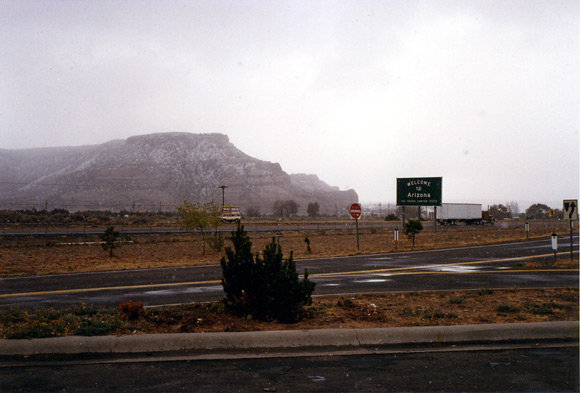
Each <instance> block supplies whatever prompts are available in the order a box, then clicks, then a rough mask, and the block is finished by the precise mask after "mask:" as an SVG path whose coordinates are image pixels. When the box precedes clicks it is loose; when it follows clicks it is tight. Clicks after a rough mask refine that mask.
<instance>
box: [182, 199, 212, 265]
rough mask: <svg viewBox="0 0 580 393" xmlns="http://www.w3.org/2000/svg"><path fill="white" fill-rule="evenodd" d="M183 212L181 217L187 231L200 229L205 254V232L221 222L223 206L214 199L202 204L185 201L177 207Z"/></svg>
mask: <svg viewBox="0 0 580 393" xmlns="http://www.w3.org/2000/svg"><path fill="white" fill-rule="evenodd" d="M177 211H179V213H181V219H182V222H183V226H184V227H185V230H186V231H192V230H198V231H199V232H200V234H201V241H202V244H203V255H205V242H206V238H205V232H206V231H207V230H208V229H210V228H217V226H218V224H219V222H220V214H221V208H220V205H218V204H217V203H215V202H214V201H211V202H207V203H204V204H201V203H199V202H196V203H193V204H192V203H188V202H187V201H184V202H183V205H181V206H178V207H177Z"/></svg>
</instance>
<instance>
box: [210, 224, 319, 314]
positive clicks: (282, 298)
mask: <svg viewBox="0 0 580 393" xmlns="http://www.w3.org/2000/svg"><path fill="white" fill-rule="evenodd" d="M231 241H232V243H233V247H234V248H233V250H232V249H231V248H230V247H227V248H226V257H224V258H222V260H221V266H222V272H223V278H222V286H223V288H224V292H225V293H226V297H225V299H224V304H225V306H226V308H227V309H228V310H229V311H232V312H234V313H236V314H239V315H251V316H252V317H253V318H256V319H260V320H265V321H272V320H278V321H280V322H285V323H289V322H293V321H296V320H297V318H298V316H299V314H300V311H301V310H302V308H303V306H305V305H310V304H311V303H312V297H311V296H312V292H314V287H315V285H316V284H315V283H313V282H312V281H310V280H309V279H308V271H305V273H304V279H302V280H300V278H299V276H298V273H297V272H296V264H295V262H294V261H293V257H292V253H290V257H289V258H288V259H284V256H283V254H282V249H281V247H280V246H278V245H277V244H276V242H275V239H274V238H272V242H271V243H270V244H268V245H266V248H265V249H264V252H263V257H260V256H259V255H256V257H254V254H253V253H252V252H251V249H252V242H251V241H250V238H249V236H248V235H247V233H246V232H245V231H244V227H243V226H241V225H238V229H237V231H236V232H234V233H232V237H231Z"/></svg>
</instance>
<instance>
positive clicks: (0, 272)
mask: <svg viewBox="0 0 580 393" xmlns="http://www.w3.org/2000/svg"><path fill="white" fill-rule="evenodd" d="M339 225H341V224H339ZM342 225H344V224H342ZM530 227H531V229H530V233H529V239H530V240H531V239H540V238H546V239H547V238H548V237H549V235H550V234H551V233H553V232H558V233H560V235H565V234H566V233H567V232H566V231H567V226H566V225H562V226H550V225H543V224H537V225H536V224H531V225H530ZM274 235H275V233H273V232H251V233H250V236H251V239H252V243H253V250H254V252H258V251H261V250H263V249H264V246H265V245H266V244H267V243H268V242H270V241H271V240H272V237H273V236H274ZM224 236H226V235H224ZM306 237H308V238H309V239H310V245H311V249H312V252H308V251H307V247H306V243H305V242H304V239H305V238H306ZM393 238H394V234H393V229H365V230H361V231H360V235H359V243H360V250H357V241H356V233H355V231H354V229H349V230H326V231H323V230H320V231H318V230H314V231H298V232H283V234H282V236H281V237H280V238H279V241H280V245H281V246H282V249H283V251H284V254H285V255H289V252H290V251H293V253H294V258H295V259H300V258H318V257H336V256H347V255H356V254H376V253H391V252H394V251H395V241H394V240H393ZM97 241H98V237H96V236H94V237H92V238H91V237H86V238H78V239H71V238H67V237H62V238H56V239H55V238H52V239H43V238H32V237H31V238H25V239H22V238H21V239H10V238H6V239H3V240H2V242H1V243H0V276H14V275H36V274H56V273H75V272H89V271H106V270H125V269H145V268H155V267H172V266H194V265H207V264H217V263H219V261H220V259H221V258H222V256H224V252H223V251H221V252H216V251H213V250H211V248H210V247H208V246H206V251H207V252H206V255H203V254H202V242H201V238H200V236H199V235H196V234H173V235H136V236H135V235H134V236H132V238H131V239H130V241H131V242H128V243H125V244H123V246H122V247H120V248H118V249H116V250H115V257H114V258H109V257H108V256H107V253H106V252H105V251H103V249H102V248H101V247H100V245H99V244H97V243H96V242H97ZM513 241H526V234H525V232H524V229H523V224H521V225H519V224H518V225H516V226H513V225H512V226H502V225H495V226H485V227H461V226H460V227H454V228H448V227H439V228H438V230H437V233H433V229H432V227H429V226H428V224H426V225H425V229H424V230H423V232H421V233H420V234H418V235H417V238H416V244H415V250H426V249H436V248H447V247H465V246H476V245H484V244H492V243H501V242H513ZM546 242H549V240H546ZM228 244H229V241H226V245H228ZM411 249H412V246H411V241H410V240H409V239H407V238H406V237H405V236H404V235H403V234H402V233H400V236H399V242H398V245H397V251H408V250H411ZM566 259H568V265H566V266H565V265H563V264H564V263H565V260H566ZM558 266H561V267H570V266H576V267H577V266H578V263H577V259H576V261H574V262H571V263H570V261H569V258H567V256H566V255H563V256H562V257H561V258H560V262H559V264H558Z"/></svg>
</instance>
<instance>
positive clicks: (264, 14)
mask: <svg viewBox="0 0 580 393" xmlns="http://www.w3.org/2000/svg"><path fill="white" fill-rule="evenodd" d="M579 20H580V11H579V2H578V1H577V0H564V1H554V0H547V1H533V0H521V1H510V0H499V1H492V0H462V1H434V0H433V1H402V0H396V1H395V0H391V1H389V0H377V1H364V0H362V1H361V0H354V1H339V0H336V1H314V0H305V1H296V0H292V1H290V0H288V1H243V0H235V1H215V0H211V1H209V0H204V1H192V0H184V1H162V0H157V1H154V0H134V1H129V0H127V1H122V0H115V1H105V0H98V1H95V0H89V1H81V0H74V1H73V0H70V1H64V0H63V1H58V0H51V1H48V0H35V1H26V0H0V84H1V88H0V148H5V149H15V148H29V147H41V146H67V145H84V144H99V143H103V142H106V141H109V140H112V139H120V138H123V139H124V138H127V137H129V136H132V135H140V134H149V133H153V132H166V131H186V132H195V133H198V132H203V133H209V132H220V133H224V134H227V135H228V136H229V137H230V141H231V142H232V143H234V144H235V145H236V146H237V147H238V148H239V149H241V150H242V151H244V152H245V153H247V154H249V155H251V156H253V157H256V158H258V159H262V160H267V161H273V162H279V163H280V164H281V166H282V168H283V169H284V170H285V171H286V172H288V173H314V174H317V175H318V176H319V177H320V178H321V179H322V180H324V181H326V182H327V183H329V184H331V185H335V186H339V187H340V188H341V189H346V188H354V189H355V190H356V191H357V192H358V194H359V197H360V200H361V201H362V202H373V201H374V202H383V203H386V202H394V201H395V199H396V178H397V177H435V176H442V177H443V201H444V202H482V203H504V202H508V201H512V200H515V201H518V202H519V203H520V205H522V207H524V208H525V207H526V206H525V205H526V204H528V203H533V202H544V203H548V204H551V205H553V206H552V207H556V208H561V204H562V199H569V198H577V197H578V191H579V185H578V183H579V181H578V179H579V143H580V142H579V135H578V130H579V124H580V119H579V116H580V102H579V100H580V78H579V76H580V44H579V40H580V24H579Z"/></svg>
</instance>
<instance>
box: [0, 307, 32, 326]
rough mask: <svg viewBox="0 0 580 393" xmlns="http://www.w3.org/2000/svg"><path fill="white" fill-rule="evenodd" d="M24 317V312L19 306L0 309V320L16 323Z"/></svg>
mask: <svg viewBox="0 0 580 393" xmlns="http://www.w3.org/2000/svg"><path fill="white" fill-rule="evenodd" d="M25 319H26V313H25V312H24V311H23V310H22V309H21V308H19V307H9V308H7V309H4V310H0V322H3V323H17V322H22V321H24V320H25Z"/></svg>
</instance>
